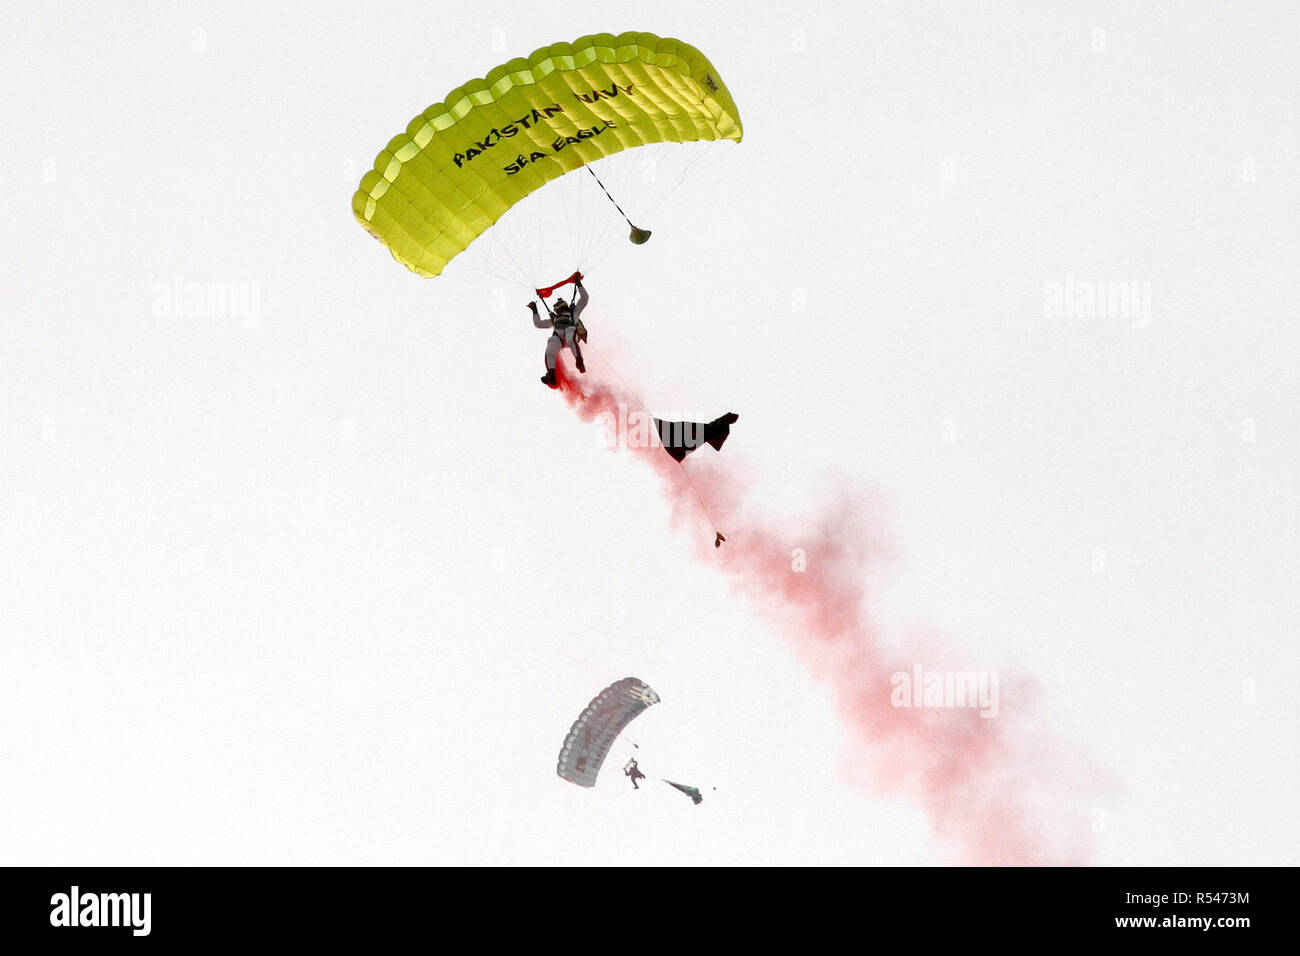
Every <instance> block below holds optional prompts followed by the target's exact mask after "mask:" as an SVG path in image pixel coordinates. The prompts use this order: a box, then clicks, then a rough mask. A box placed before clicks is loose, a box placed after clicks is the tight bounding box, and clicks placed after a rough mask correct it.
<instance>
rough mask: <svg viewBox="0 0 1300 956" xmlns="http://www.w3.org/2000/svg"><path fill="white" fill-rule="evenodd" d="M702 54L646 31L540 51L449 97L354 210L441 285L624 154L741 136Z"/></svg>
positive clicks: (410, 133)
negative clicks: (537, 208)
mask: <svg viewBox="0 0 1300 956" xmlns="http://www.w3.org/2000/svg"><path fill="white" fill-rule="evenodd" d="M742 132H743V131H742V129H741V124H740V116H739V114H738V113H737V111H736V104H735V101H734V100H732V98H731V94H730V93H729V92H728V91H727V87H726V86H725V85H724V84H723V82H722V79H721V78H720V77H719V76H718V73H717V71H716V70H715V69H714V68H713V66H712V64H710V63H709V61H708V59H706V58H705V56H704V54H702V53H701V52H700V51H699V50H697V49H695V47H693V46H690V45H689V44H686V43H682V42H681V41H680V40H672V39H662V38H660V37H657V36H655V35H654V34H651V33H623V34H620V35H619V36H613V35H612V34H609V33H599V34H595V35H592V36H585V37H582V38H581V39H580V40H576V41H574V42H573V43H555V44H552V45H551V46H546V47H542V48H541V49H539V50H537V51H536V52H534V53H533V54H532V55H531V56H529V57H528V58H527V59H524V58H522V57H520V58H516V59H514V60H511V61H510V62H509V63H505V64H502V65H501V66H498V67H496V68H495V69H494V70H492V71H491V72H490V73H488V75H487V76H486V77H484V78H483V79H478V80H471V81H470V82H468V83H466V84H465V85H464V86H462V87H460V88H458V89H455V90H452V91H451V92H450V93H448V94H447V97H446V99H445V100H444V101H443V102H442V103H436V104H434V105H433V106H430V107H429V108H428V109H427V110H425V111H424V112H423V113H422V114H421V115H419V116H417V117H416V118H415V119H413V120H412V121H411V123H410V125H409V126H407V128H406V132H405V133H402V134H399V135H398V136H396V137H394V138H393V140H392V141H391V142H390V143H389V144H388V148H387V149H385V150H384V151H383V152H381V153H380V154H379V155H378V157H376V159H375V168H374V169H372V170H371V171H370V172H368V173H366V174H365V176H364V177H362V180H361V185H360V187H359V188H358V190H357V192H356V195H354V196H353V197H352V210H353V212H354V213H355V214H356V217H357V220H358V221H359V222H360V223H361V224H362V225H363V226H364V227H365V228H366V229H368V230H369V231H370V232H371V233H372V234H373V235H374V236H375V237H376V238H377V239H379V241H380V242H382V243H384V245H386V246H388V248H389V250H390V251H391V252H392V254H393V257H394V258H395V259H397V261H398V262H401V263H402V264H403V265H405V266H406V267H407V268H409V269H411V270H412V271H414V272H417V273H419V274H420V275H423V276H435V275H438V274H439V273H441V272H442V270H443V268H444V267H445V266H446V265H447V263H448V262H449V261H450V260H451V259H452V258H453V257H455V256H456V255H457V254H458V253H460V252H462V251H463V250H464V249H465V248H467V247H468V246H469V244H470V243H471V242H473V241H474V240H475V239H476V238H477V237H478V236H479V235H481V234H482V233H483V232H484V230H486V229H487V228H488V227H489V226H491V225H492V224H493V223H494V222H496V221H497V220H498V219H499V218H500V217H501V216H502V215H503V214H504V213H505V212H506V211H507V210H508V209H509V208H510V207H511V206H513V205H514V204H515V203H516V202H518V201H519V200H521V199H523V198H524V197H525V196H527V195H528V194H530V193H532V192H533V191H535V190H537V189H540V188H541V187H542V186H544V185H545V184H546V183H548V182H550V181H551V180H554V179H557V178H558V177H560V176H563V175H564V174H565V173H568V172H572V171H574V170H577V169H581V168H582V166H583V165H585V164H587V163H591V162H594V161H596V160H598V159H601V158H602V157H605V156H611V155H613V154H615V153H618V152H621V151H622V150H625V149H630V148H633V147H637V146H644V145H647V144H651V143H663V142H670V143H686V142H695V141H705V140H724V139H730V140H735V141H739V140H740V138H741V135H742Z"/></svg>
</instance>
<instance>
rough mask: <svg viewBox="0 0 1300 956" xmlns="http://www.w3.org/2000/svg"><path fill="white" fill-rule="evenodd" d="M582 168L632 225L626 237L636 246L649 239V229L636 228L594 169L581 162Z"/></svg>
mask: <svg viewBox="0 0 1300 956" xmlns="http://www.w3.org/2000/svg"><path fill="white" fill-rule="evenodd" d="M582 168H583V169H585V170H586V171H587V172H589V173H591V178H592V179H594V180H596V185H597V186H599V187H600V190H601V192H603V193H604V194H605V196H606V197H607V198H608V199H609V201H610V202H612V203H614V208H615V209H617V210H618V214H619V215H620V216H622V217H623V221H624V222H626V223H627V224H628V225H629V226H631V227H632V232H631V234H630V235H629V236H628V238H629V239H630V240H632V242H634V243H636V245H638V246H639V245H641V244H642V243H643V242H645V241H646V240H647V239H649V238H650V230H649V229H638V228H637V227H636V223H634V222H633V221H632V220H631V219H628V218H627V213H625V212H624V211H623V207H622V206H620V205H619V204H618V203H617V202H615V201H614V197H613V196H611V195H610V194H609V190H608V189H606V188H605V184H604V183H602V182H601V181H600V177H599V176H597V175H596V171H595V170H594V169H592V168H591V167H590V166H588V165H586V164H583V167H582Z"/></svg>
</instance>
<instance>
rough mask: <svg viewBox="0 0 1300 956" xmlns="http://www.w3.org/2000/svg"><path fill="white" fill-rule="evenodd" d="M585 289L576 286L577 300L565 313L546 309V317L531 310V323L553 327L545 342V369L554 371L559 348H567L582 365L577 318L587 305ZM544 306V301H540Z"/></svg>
mask: <svg viewBox="0 0 1300 956" xmlns="http://www.w3.org/2000/svg"><path fill="white" fill-rule="evenodd" d="M588 298H590V297H589V296H588V295H587V290H586V289H585V288H583V287H582V286H578V301H577V302H575V303H574V305H573V310H572V311H571V312H569V313H568V314H567V315H566V314H565V313H563V312H560V313H556V312H551V311H550V310H549V309H547V314H546V318H542V317H541V315H539V314H538V313H537V312H533V325H535V326H537V327H538V328H539V329H553V330H554V331H552V332H551V337H550V338H549V339H548V340H547V342H546V371H547V372H554V371H555V360H556V358H558V357H559V354H560V349H568V350H569V351H570V352H571V353H573V357H574V359H576V360H577V362H578V364H579V365H580V366H581V365H582V350H581V349H580V348H579V347H578V339H577V334H578V319H579V318H580V317H581V316H582V310H583V309H585V308H586V307H587V300H588ZM542 304H543V306H545V304H546V303H545V302H543V303H542Z"/></svg>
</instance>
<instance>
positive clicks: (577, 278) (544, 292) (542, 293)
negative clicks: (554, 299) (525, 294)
mask: <svg viewBox="0 0 1300 956" xmlns="http://www.w3.org/2000/svg"><path fill="white" fill-rule="evenodd" d="M581 281H582V273H581V272H575V273H574V274H573V275H571V276H569V278H567V279H561V280H560V281H559V282H557V283H555V285H548V286H547V287H546V288H545V289H538V290H537V295H538V297H539V298H542V299H545V298H546V297H547V296H548V295H550V294H551V293H552V292H554V291H555V290H556V289H559V288H562V287H563V286H566V285H569V284H570V283H573V282H581Z"/></svg>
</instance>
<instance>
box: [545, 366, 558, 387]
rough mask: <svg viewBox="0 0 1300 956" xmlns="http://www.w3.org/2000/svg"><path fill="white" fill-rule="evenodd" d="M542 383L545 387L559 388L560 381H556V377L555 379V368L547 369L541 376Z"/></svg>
mask: <svg viewBox="0 0 1300 956" xmlns="http://www.w3.org/2000/svg"><path fill="white" fill-rule="evenodd" d="M542 384H543V385H545V386H546V387H547V388H559V387H560V383H559V382H558V381H556V379H555V370H554V369H551V370H550V371H548V372H547V373H546V374H545V375H543V376H542Z"/></svg>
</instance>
